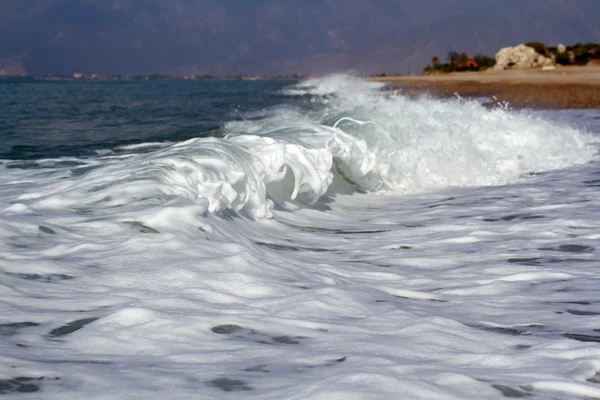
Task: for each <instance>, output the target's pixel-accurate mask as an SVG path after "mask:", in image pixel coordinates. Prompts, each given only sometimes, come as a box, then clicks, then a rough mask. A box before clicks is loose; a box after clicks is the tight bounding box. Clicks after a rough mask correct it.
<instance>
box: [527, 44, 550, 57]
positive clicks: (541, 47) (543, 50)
mask: <svg viewBox="0 0 600 400" xmlns="http://www.w3.org/2000/svg"><path fill="white" fill-rule="evenodd" d="M525 46H529V47H531V48H532V49H534V50H535V51H536V53H538V54H541V55H543V56H544V57H546V56H548V55H549V51H548V48H547V47H546V45H545V44H544V43H542V42H528V43H525Z"/></svg>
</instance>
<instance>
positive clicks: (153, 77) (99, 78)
mask: <svg viewBox="0 0 600 400" xmlns="http://www.w3.org/2000/svg"><path fill="white" fill-rule="evenodd" d="M306 78H307V77H306V76H301V75H298V74H292V75H276V76H254V75H233V76H212V75H187V76H176V75H162V74H150V75H99V74H79V73H75V74H72V75H40V76H36V75H1V74H0V80H19V81H96V82H114V81H125V82H127V81H223V80H227V81H232V80H238V81H261V80H263V81H264V80H288V81H292V80H301V79H306Z"/></svg>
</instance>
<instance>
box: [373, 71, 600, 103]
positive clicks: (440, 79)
mask: <svg viewBox="0 0 600 400" xmlns="http://www.w3.org/2000/svg"><path fill="white" fill-rule="evenodd" d="M372 79H373V80H376V81H379V82H386V83H391V84H397V85H398V86H399V87H401V88H402V89H403V90H404V91H406V92H407V93H409V94H422V93H430V94H434V95H441V96H450V95H454V93H457V94H458V95H460V96H465V97H487V98H490V99H494V102H508V103H509V104H510V105H513V106H517V107H528V108H554V109H566V108H578V109H583V108H600V66H584V67H558V68H556V69H554V70H544V71H543V70H540V69H536V70H511V71H484V72H454V73H450V74H443V75H427V76H387V77H377V78H372Z"/></svg>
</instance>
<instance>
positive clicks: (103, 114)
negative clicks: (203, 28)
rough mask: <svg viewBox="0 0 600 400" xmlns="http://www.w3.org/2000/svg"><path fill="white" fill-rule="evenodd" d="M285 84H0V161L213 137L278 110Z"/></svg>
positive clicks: (252, 82) (185, 82) (4, 82)
mask: <svg viewBox="0 0 600 400" xmlns="http://www.w3.org/2000/svg"><path fill="white" fill-rule="evenodd" d="M290 83H291V82H289V81H135V82H73V81H61V82H48V81H0V159H20V160H31V159H38V158H47V157H62V156H78V157H80V156H86V155H93V154H95V153H94V151H96V150H99V149H111V148H114V147H115V146H122V145H127V144H135V143H144V142H163V141H182V140H186V139H190V138H193V137H198V136H220V135H222V132H221V131H220V127H221V126H222V125H223V123H224V122H226V121H230V120H235V119H240V118H244V117H243V115H245V114H248V113H251V112H252V111H257V110H261V109H264V108H268V107H271V106H274V105H276V104H280V103H281V102H282V96H281V95H280V94H279V90H280V89H281V88H282V87H284V86H287V85H289V84H290Z"/></svg>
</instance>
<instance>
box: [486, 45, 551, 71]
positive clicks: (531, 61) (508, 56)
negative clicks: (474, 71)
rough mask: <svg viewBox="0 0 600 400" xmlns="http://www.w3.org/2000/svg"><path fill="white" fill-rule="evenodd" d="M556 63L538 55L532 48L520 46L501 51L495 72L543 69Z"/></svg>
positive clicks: (497, 57) (498, 54) (497, 55)
mask: <svg viewBox="0 0 600 400" xmlns="http://www.w3.org/2000/svg"><path fill="white" fill-rule="evenodd" d="M555 63H556V62H555V60H554V59H552V58H550V57H545V56H543V55H541V54H539V53H537V52H536V51H535V50H534V49H533V48H532V47H529V46H525V45H524V44H520V45H518V46H516V47H504V48H503V49H500V51H499V52H498V53H497V54H496V65H495V66H494V70H503V69H525V68H542V67H546V66H551V65H554V64H555Z"/></svg>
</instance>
